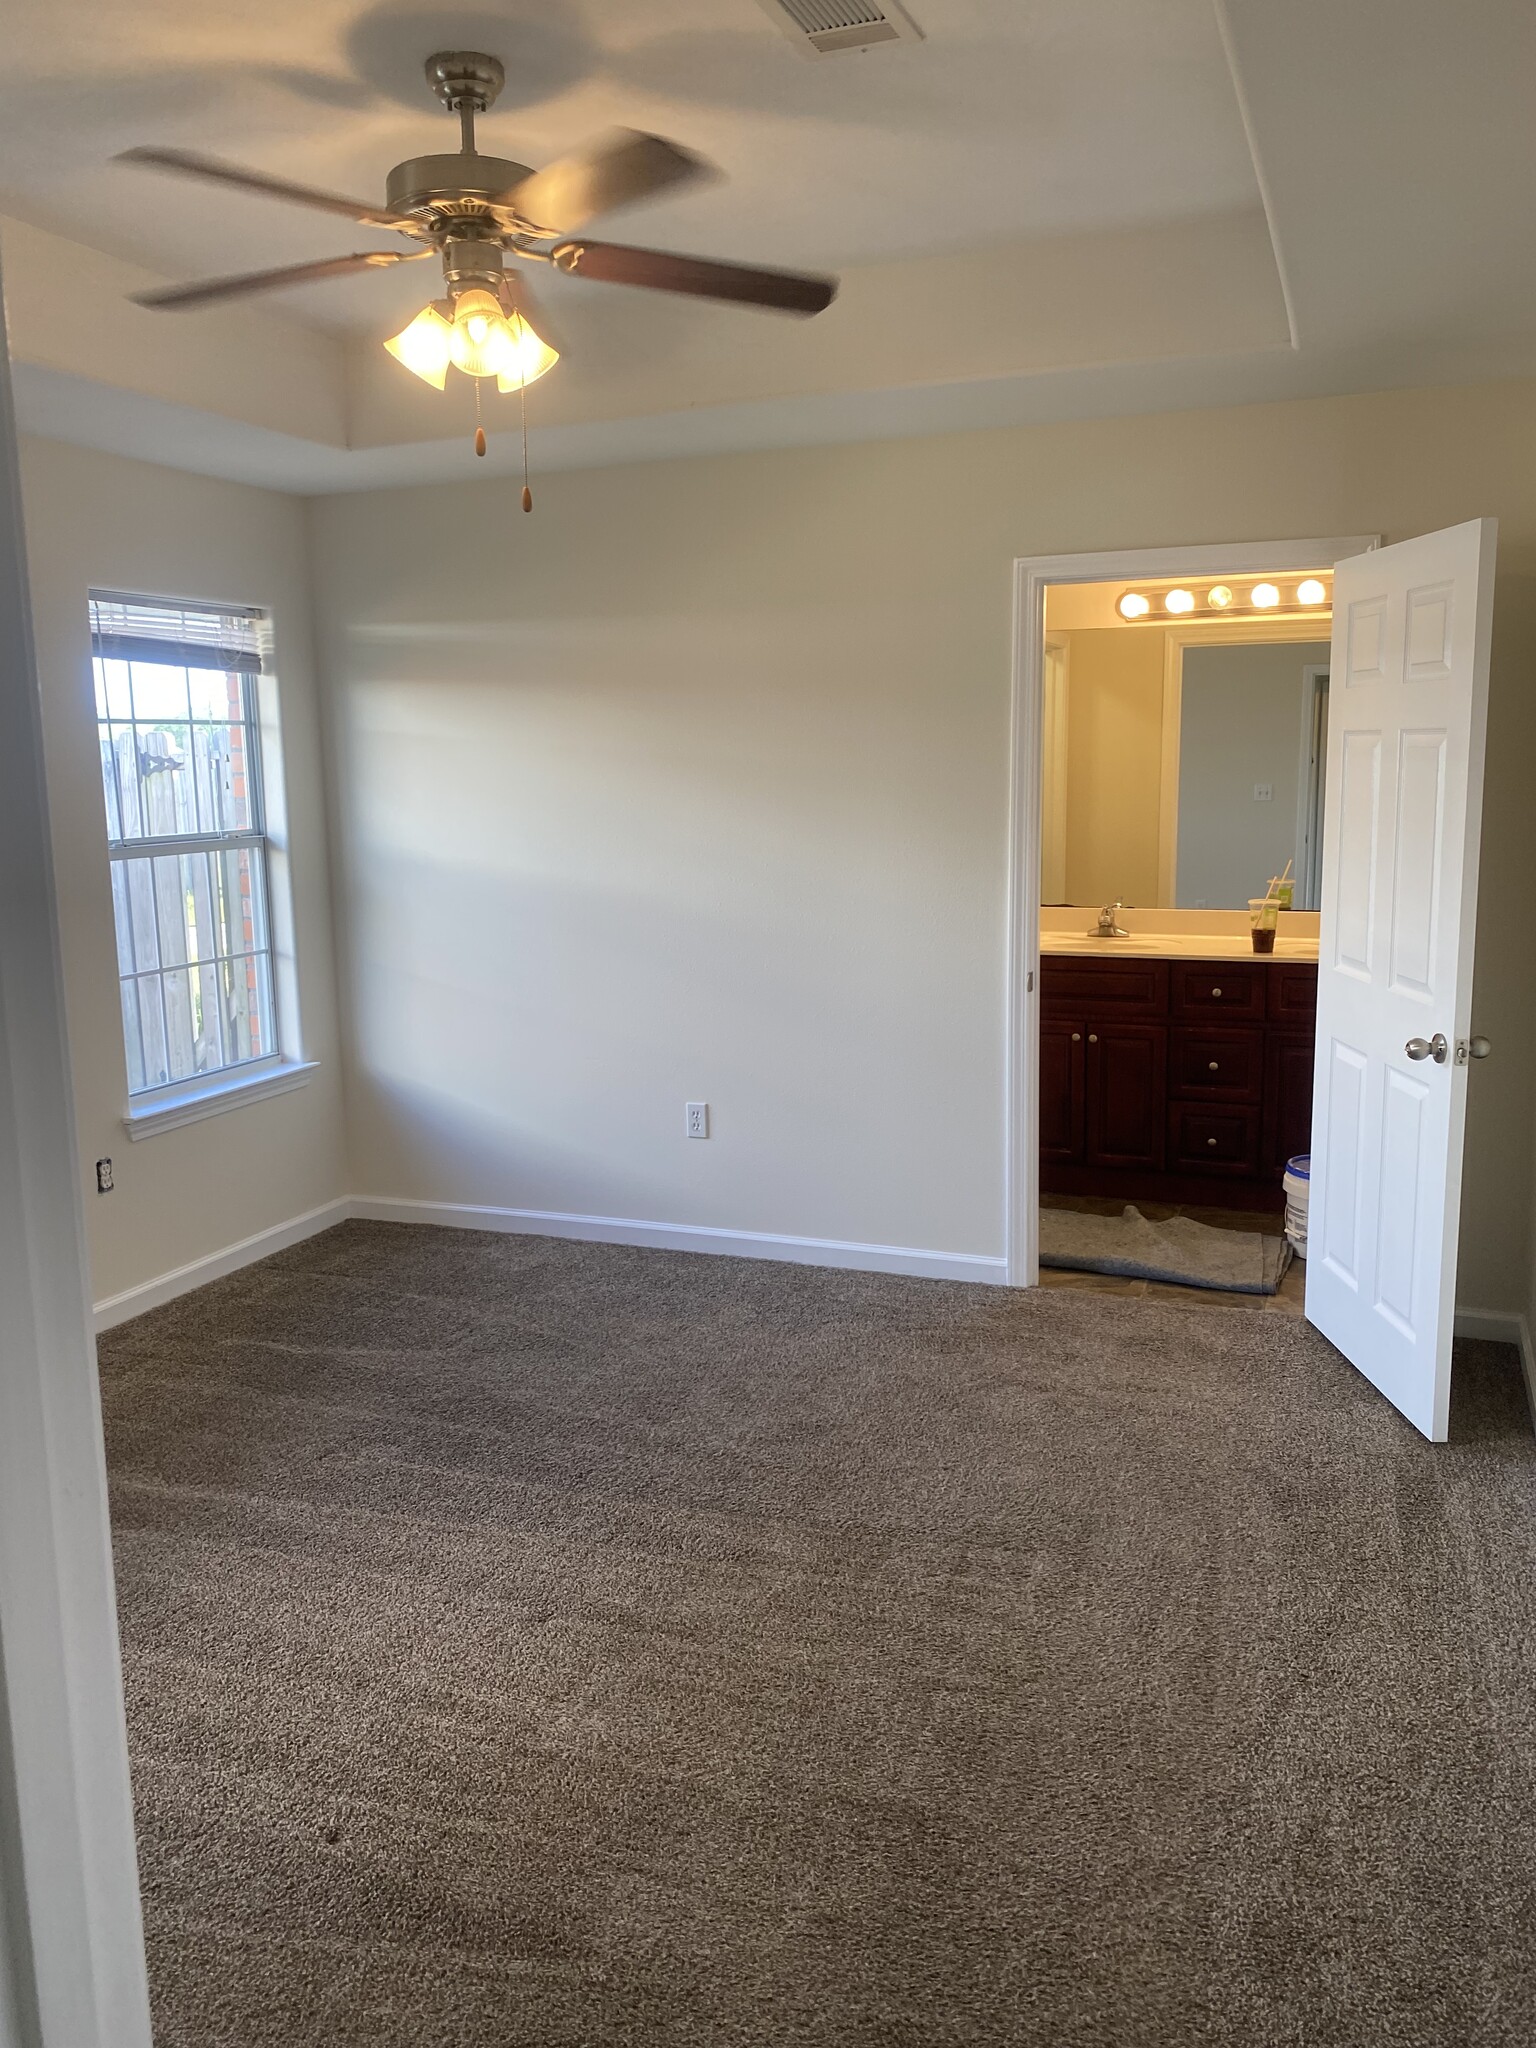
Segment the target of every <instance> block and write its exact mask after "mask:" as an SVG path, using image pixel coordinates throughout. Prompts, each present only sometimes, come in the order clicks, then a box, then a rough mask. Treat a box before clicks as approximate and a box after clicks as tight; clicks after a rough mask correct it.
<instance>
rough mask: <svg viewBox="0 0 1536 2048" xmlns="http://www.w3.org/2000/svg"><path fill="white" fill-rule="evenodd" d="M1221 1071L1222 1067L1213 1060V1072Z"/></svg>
mask: <svg viewBox="0 0 1536 2048" xmlns="http://www.w3.org/2000/svg"><path fill="white" fill-rule="evenodd" d="M1220 1071H1221V1069H1220V1067H1218V1065H1217V1064H1216V1062H1215V1060H1212V1061H1211V1072H1212V1073H1213V1074H1218V1073H1220Z"/></svg>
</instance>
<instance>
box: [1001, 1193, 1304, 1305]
mask: <svg viewBox="0 0 1536 2048" xmlns="http://www.w3.org/2000/svg"><path fill="white" fill-rule="evenodd" d="M1042 1207H1045V1208H1050V1209H1086V1210H1089V1211H1090V1212H1092V1213H1093V1214H1095V1215H1099V1216H1118V1215H1119V1213H1120V1211H1121V1210H1122V1209H1123V1208H1124V1207H1125V1203H1124V1202H1122V1201H1115V1200H1109V1199H1106V1198H1104V1197H1102V1196H1098V1195H1046V1196H1045V1197H1044V1198H1043V1201H1042ZM1136 1207H1137V1208H1138V1209H1139V1210H1140V1211H1141V1213H1142V1215H1143V1216H1150V1217H1152V1218H1153V1219H1154V1220H1155V1221H1157V1222H1162V1221H1164V1220H1165V1219H1166V1218H1167V1217H1169V1216H1192V1217H1193V1218H1194V1220H1195V1221H1196V1222H1197V1223H1210V1224H1214V1225H1215V1226H1216V1227H1217V1228H1218V1229H1221V1230H1262V1231H1268V1232H1269V1233H1270V1235H1271V1236H1275V1237H1278V1236H1279V1235H1280V1234H1281V1232H1282V1231H1283V1229H1284V1220H1283V1217H1282V1214H1281V1212H1280V1211H1279V1210H1278V1209H1276V1210H1275V1211H1273V1212H1272V1213H1271V1212H1270V1211H1268V1210H1256V1209H1205V1208H1195V1207H1193V1206H1191V1205H1189V1204H1188V1203H1186V1204H1184V1205H1183V1206H1182V1207H1175V1206H1173V1205H1171V1204H1169V1203H1167V1202H1138V1203H1137V1204H1136ZM1040 1285H1041V1286H1042V1287H1076V1288H1086V1289H1087V1290H1088V1292H1089V1293H1091V1294H1141V1295H1156V1296H1159V1297H1161V1298H1163V1299H1165V1300H1168V1301H1182V1302H1183V1303H1184V1305H1185V1306H1186V1307H1187V1308H1244V1309H1247V1310H1248V1311H1249V1312H1250V1313H1253V1312H1254V1311H1259V1312H1262V1313H1266V1314H1269V1315H1282V1316H1300V1315H1303V1314H1304V1313H1305V1301H1306V1291H1307V1266H1306V1261H1305V1260H1304V1259H1292V1261H1291V1263H1290V1265H1289V1266H1287V1268H1286V1270H1285V1277H1284V1279H1283V1280H1282V1281H1281V1282H1280V1290H1279V1292H1278V1293H1277V1294H1224V1293H1221V1292H1220V1291H1218V1290H1217V1289H1216V1288H1214V1287H1176V1286H1173V1285H1171V1284H1170V1283H1169V1282H1167V1281H1164V1280H1121V1279H1119V1278H1117V1277H1116V1276H1115V1275H1114V1274H1111V1273H1058V1272H1053V1271H1052V1270H1051V1269H1050V1268H1049V1267H1042V1268H1041V1271H1040Z"/></svg>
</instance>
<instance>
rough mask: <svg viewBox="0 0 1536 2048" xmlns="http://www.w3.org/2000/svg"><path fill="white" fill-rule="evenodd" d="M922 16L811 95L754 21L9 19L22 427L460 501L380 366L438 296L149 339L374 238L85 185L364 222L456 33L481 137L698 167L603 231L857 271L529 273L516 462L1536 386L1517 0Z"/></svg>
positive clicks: (64, 4)
mask: <svg viewBox="0 0 1536 2048" xmlns="http://www.w3.org/2000/svg"><path fill="white" fill-rule="evenodd" d="M911 11H912V12H913V13H914V14H915V16H916V17H917V19H918V21H919V22H920V24H921V26H922V27H923V29H924V30H925V31H926V40H925V41H923V42H922V43H920V44H916V45H897V46H894V47H890V48H886V49H881V50H875V51H871V52H869V53H867V54H864V55H859V56H848V57H838V58H830V59H826V60H822V61H819V62H812V61H808V60H806V59H804V58H802V57H800V56H799V55H798V54H797V53H796V52H795V51H794V50H793V49H792V48H791V47H790V46H789V44H788V43H787V42H786V41H785V39H784V38H783V37H782V36H781V35H780V34H779V33H778V32H777V31H776V30H775V28H774V27H773V25H772V24H771V23H770V22H769V21H768V20H767V19H766V18H765V16H764V15H763V13H762V11H761V9H760V7H759V6H758V4H757V0H503V4H493V0H483V4H482V5H481V6H479V7H478V8H475V7H471V8H463V7H458V6H454V5H440V4H433V0H415V4H409V0H386V4H383V5H379V6H374V7H369V8H363V9H360V8H358V7H357V6H356V5H355V4H351V0H305V4H304V5H302V6H301V5H299V4H297V0H262V4H258V5H251V4H249V0H240V4H236V0H200V4H199V0H47V4H45V0H8V4H7V6H6V7H5V9H4V10H3V12H0V216H6V217H8V218H9V221H10V222H11V223H13V224H14V223H18V222H19V223H23V224H30V227H29V226H25V225H24V226H21V227H17V226H15V225H10V226H7V225H6V223H5V221H4V220H0V244H3V253H4V258H5V265H6V271H7V304H8V311H9V314H10V319H11V329H12V345H13V350H14V352H15V354H16V357H17V362H18V372H19V374H18V391H19V395H20V402H21V407H22V417H23V423H24V424H26V425H28V426H30V427H31V428H32V429H33V430H34V431H40V432H49V433H55V434H59V435H61V436H62V437H65V438H76V439H81V440H86V441H89V442H91V443H92V444H93V445H102V446H111V447H118V448H120V449H122V450H124V451H125V452H132V453H139V454H145V455H149V456H151V457H152V458H154V459H158V460H161V461H168V462H179V463H183V464H185V466H187V467H190V468H198V469H211V470H214V471H217V472H219V473H225V474H230V475H244V476H248V477H250V478H251V479H252V480H253V481H256V480H259V481H262V482H268V483H276V484H284V483H287V484H289V485H290V486H291V487H292V488H295V489H304V490H316V489H327V488H340V487H349V486H356V487H363V486H367V485H371V484H376V483H383V482H390V481H395V480H404V479H406V478H411V477H417V476H427V475H452V474H458V473H460V471H461V465H462V459H463V454H464V448H463V431H464V424H465V406H466V403H467V401H466V400H465V397H464V393H463V392H457V393H456V392H455V391H454V390H453V389H452V388H451V389H450V391H449V392H448V393H447V394H446V395H444V396H442V397H439V396H438V395H437V394H433V393H430V392H427V391H426V390H425V389H424V388H420V387H417V386H416V385H415V384H414V383H413V382H412V380H411V379H409V378H408V377H407V376H406V375H405V373H404V372H401V371H399V370H398V368H397V367H396V366H394V365H393V364H391V363H390V362H389V361H388V359H387V358H385V357H384V356H383V355H382V352H381V351H380V350H379V349H378V346H377V343H378V341H379V340H380V339H382V337H383V336H384V335H385V334H387V333H389V332H391V331H392V329H393V328H394V327H396V326H398V325H399V324H401V321H402V320H403V318H404V317H406V316H407V315H408V314H409V312H410V311H411V310H413V309H414V308H415V306H416V305H418V304H419V303H420V301H421V299H422V297H423V296H424V295H425V294H424V292H423V289H422V285H421V278H422V275H423V273H424V271H425V269H426V267H427V266H425V265H424V266H422V267H421V269H420V270H417V269H412V268H407V269H404V270H402V271H400V272H398V273H387V274H386V273H373V274H370V275H368V276H366V277H362V278H358V279H350V280H345V281H337V282H333V283H328V284H323V285H317V286H310V287H307V288H305V289H304V290H302V291H291V292H286V293H282V294H278V295H274V296H272V297H270V298H267V299H264V300H262V301H261V302H260V304H259V306H256V307H254V308H253V310H252V311H250V312H242V313H240V314H238V315H237V314H233V313H229V312H223V313H218V312H204V313H197V314H185V315H149V314H144V313H140V312H139V311H138V310H137V309H135V308H133V307H131V306H127V305H126V303H125V299H124V295H125V293H126V292H128V291H129V290H131V289H134V288H136V286H137V285H139V284H142V283H144V282H148V281H150V280H151V279H152V278H163V277H176V278H181V277H189V276H197V275H202V274H209V273H222V272H227V271H231V270H239V269H243V268H247V267H250V268H257V267H261V266H263V265H268V264H278V263H282V262H286V261H300V260H304V259H307V258H311V257H316V256H322V255H328V254H332V253H336V252H338V251H341V250H345V249H348V248H351V247H363V246H369V245H370V244H377V245H380V246H388V245H390V238H388V237H385V236H372V235H370V234H368V232H367V231H366V230H361V229H352V228H349V227H348V226H347V225H346V224H345V223H331V222H328V221H327V220H326V219H325V218H324V217H323V216H321V215H317V214H311V213H307V212H305V211H303V210H300V209H297V208H289V207H286V206H282V205H280V204H278V203H276V202H267V201H264V200H261V199H258V198H255V197H248V196H244V195H239V194H235V193H225V192H221V191H219V190H217V189H214V188H209V189H207V190H204V189H202V188H200V187H198V186H195V185H191V184H187V185H182V184H179V183H178V182H177V181H175V180H173V179H168V178H165V177H161V176H156V175H154V174H152V173H149V172H146V171H142V170H130V169H127V168H124V167H121V166H117V165H114V164H113V163H112V162H111V161H110V159H111V158H112V156H113V154H114V153H115V152H116V151H118V150H120V149H123V148H126V147H128V146H130V145H131V144H134V143H142V142H160V143H168V144H177V145H181V146H183V147H190V148H197V149H205V150H211V151H214V152H216V153H218V154H221V155H224V156H228V157H231V158H234V159H236V160H238V161H242V162H245V163H248V164H251V165H254V166H257V167H259V168H262V169H266V170H269V171H274V172H277V173H280V174H282V175H285V176H288V177H291V178H296V179H299V180H301V181H306V182H311V183H314V184H318V185H322V186H327V187H331V188H333V189H337V190H341V191H344V192H350V193H354V194H356V195H357V196H359V197H361V198H375V199H377V198H380V197H382V193H383V183H384V174H385V172H386V170H387V169H388V167H389V166H390V165H391V164H392V163H394V162H396V161H397V160H399V159H401V158H403V157H405V156H408V155H413V154H420V153H424V152H427V151H431V150H438V149H447V148H451V147H452V146H453V145H454V140H455V132H454V129H453V127H452V125H451V124H450V123H449V121H448V120H447V118H446V117H445V116H444V115H443V114H441V112H439V111H438V110H437V109H436V107H435V104H434V103H433V102H432V101H431V99H430V98H429V96H428V94H427V91H426V89H425V85H424V83H423V81H422V78H421V65H422V61H423V60H424V58H425V57H426V56H427V55H428V54H430V53H431V52H432V51H433V50H435V49H439V48H444V47H454V46H460V47H463V46H468V47H480V48H486V49H490V50H492V51H494V52H495V53H497V54H498V55H500V56H501V57H502V58H503V59H504V61H505V63H506V65H507V71H508V86H507V90H506V93H505V95H504V97H503V99H502V101H501V103H500V105H499V106H498V108H497V110H496V112H495V113H494V114H493V115H492V116H491V117H490V118H489V119H488V120H487V121H486V122H485V123H483V124H482V146H483V147H484V148H486V149H487V150H491V151H494V152H496V153H498V154H503V155H507V156H511V157H514V158H517V159H520V160H522V161H526V162H529V163H531V164H534V165H538V164H541V163H543V162H545V161H547V160H549V159H550V158H551V157H553V156H555V155H557V154H559V153H560V152H562V151H563V150H565V149H567V148H569V147H570V146H572V145H573V144H574V143H577V142H579V141H581V140H583V139H585V138H587V137H590V136H592V135H594V134H597V133H599V132H601V131H602V130H604V129H605V128H608V127H610V126H612V125H614V124H615V123H624V124H628V125H631V126H635V127H642V128H651V129H655V130H658V131H659V132H661V133H663V134H667V135H670V136H673V137H675V138H676V139H677V140H679V141H681V142H683V143H685V144H687V145H688V146H689V147H690V148H693V149H695V150H698V151H701V152H702V153H703V154H704V155H705V156H707V157H708V158H710V159H711V160H712V161H713V162H714V163H715V164H717V165H718V166H719V167H720V169H721V170H722V172H723V173H724V174H725V175H724V177H723V179H722V180H721V181H720V182H718V183H715V184H712V185H709V186H706V187H704V188H701V189H699V190H698V191H695V192H692V193H690V194H689V195H688V196H687V197H686V198H680V199H676V200H672V201H668V202H665V203H661V204H657V205H654V206H650V207H646V208H644V209H636V210H635V211H634V212H633V213H632V214H626V215H623V216H621V217H619V218H617V219H616V220H615V221H614V222H613V224H612V226H611V227H609V226H607V225H606V224H605V226H604V229H603V232H605V233H609V234H612V235H613V236H615V237H616V238H619V239H633V240H635V241H638V242H642V243H654V244H659V245H663V246H671V247H677V248H686V249H693V250H696V251H698V252H699V253H701V254H710V255H723V256H736V257H739V258H743V259H746V260H758V261H763V262H776V263H785V264H791V265H798V266H805V267H808V268H818V267H825V268H835V269H837V270H838V271H839V272H841V273H842V275H843V278H844V288H843V292H842V294H841V296H840V297H839V299H838V301H837V302H836V304H835V305H834V306H833V307H832V309H831V310H830V311H829V312H828V313H826V314H823V315H821V316H820V317H819V318H817V319H816V320H813V321H809V322H793V321H782V320H775V319H773V318H771V317H769V316H763V315H759V314H754V313H751V312H748V311H744V310H741V309H721V308H716V307H709V306H703V305H700V304H698V303H697V302H693V301H688V300H681V299H673V298H668V297H666V296H664V295H658V294H650V293H640V292H624V291H620V290H618V289H617V288H614V287H607V286H594V285H591V284H587V283H583V282H581V281H579V280H570V279H560V278H547V277H544V278H541V279H540V280H539V282H540V287H541V290H542V291H543V292H544V294H545V297H546V299H547V302H548V306H549V310H550V312H551V314H552V315H553V316H554V318H555V321H556V324H557V326H558V328H559V336H558V338H559V340H560V341H561V342H562V345H563V346H564V347H565V349H566V355H565V360H564V361H563V362H562V364H561V365H560V366H559V368H558V369H557V370H556V372H555V373H554V374H553V375H552V376H551V377H550V378H548V379H547V380H546V381H545V382H544V383H543V384H542V385H540V386H538V387H536V389H535V392H534V394H533V395H532V397H531V398H530V414H531V416H532V418H533V422H534V426H533V436H534V442H535V455H536V459H537V460H539V461H540V462H542V463H543V464H544V465H545V466H553V465H555V464H563V463H578V462H581V463H586V462H598V461H603V460H627V459H635V458H638V457H642V456H643V457H645V458H650V457H653V456H655V455H659V454H661V455H664V454H669V453H670V454H680V453H687V452H693V451H697V450H700V449H706V448H726V447H756V446H775V445H785V444H789V443H794V442H797V441H806V440H830V439H839V438H842V439H856V438H863V437H864V436H866V435H873V434H890V433H918V432H931V431H935V430H939V429H942V428H945V427H950V426H972V427H974V426H985V425H988V424H993V423H1003V422H1007V421H1012V420H1021V419H1033V418H1042V417H1063V416H1068V415H1071V414H1082V413H1095V412H1096V413H1104V412H1112V411H1116V410H1130V409H1138V408H1146V409H1153V408H1156V407H1158V406H1169V407H1181V406H1188V405H1196V404H1200V403H1217V402H1221V401H1223V400H1227V401H1241V400H1245V399H1265V398H1273V397H1280V396H1286V395H1293V394H1301V393H1310V392H1323V391H1341V390H1359V389H1369V388H1377V387H1383V388H1384V387H1386V386H1390V385H1394V384H1404V383H1416V382H1417V383H1429V382H1443V381H1455V380H1457V379H1460V378H1477V377H1486V376H1495V375H1526V374H1536V263H1533V262H1532V261H1531V260H1530V255H1529V231H1528V221H1529V212H1530V200H1531V195H1532V192H1533V189H1536V124H1533V123H1532V122H1531V121H1530V119H1529V116H1528V111H1527V106H1526V100H1527V98H1528V94H1529V85H1530V81H1531V80H1532V78H1533V77H1536V4H1533V0H1458V4H1457V5H1454V6H1452V5H1451V4H1449V0H911ZM35 230H42V231H46V232H35ZM97 251H100V252H107V253H106V254H102V255H98V254H94V253H92V252H97ZM87 290H89V292H90V293H91V294H92V295H93V304H94V305H95V306H96V307H97V309H98V315H99V317H98V320H97V322H96V323H95V325H94V326H89V327H88V328H86V329H83V330H82V328H81V325H80V322H79V316H78V308H79V305H80V303H81V295H82V293H83V292H85V291H87ZM235 362H237V363H238V366H239V367H238V371H235V370H233V369H232V368H231V367H230V365H231V364H232V363H235ZM456 381H457V380H456ZM499 453H500V448H499V443H498V442H497V440H496V437H495V436H493V457H492V463H491V464H490V465H488V467H492V466H494V464H495V461H496V460H497V458H498V456H499ZM481 473H484V472H481Z"/></svg>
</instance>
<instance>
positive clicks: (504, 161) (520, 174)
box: [385, 150, 533, 219]
mask: <svg viewBox="0 0 1536 2048" xmlns="http://www.w3.org/2000/svg"><path fill="white" fill-rule="evenodd" d="M532 176H533V172H532V171H531V170H530V169H529V167H528V166H527V164H515V163H513V162H511V160H510V159H509V158H507V157H504V156H480V155H478V154H476V155H474V156H470V155H467V154H466V153H465V152H464V151H463V150H457V151H455V152H454V154H453V155H452V156H413V157H407V159H406V161H405V162H404V163H403V164H396V165H395V167H394V169H393V170H392V171H391V172H390V174H389V182H388V184H387V185H386V187H385V204H386V205H387V206H388V207H389V208H390V209H391V211H393V212H395V213H413V214H433V213H438V214H441V213H462V214H463V216H464V217H465V218H466V219H473V218H475V217H476V216H477V215H485V214H489V213H490V212H491V211H492V209H493V207H494V206H495V205H496V203H497V202H498V201H499V200H500V199H501V198H502V197H503V195H504V194H505V193H508V192H510V191H511V190H512V187H513V186H514V185H520V184H521V183H522V181H523V179H524V178H531V177H532Z"/></svg>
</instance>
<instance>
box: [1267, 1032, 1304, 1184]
mask: <svg viewBox="0 0 1536 2048" xmlns="http://www.w3.org/2000/svg"><path fill="white" fill-rule="evenodd" d="M1313 1049H1314V1042H1313V1040H1312V1039H1310V1038H1274V1037H1272V1038H1271V1039H1270V1041H1269V1072H1268V1074H1267V1075H1266V1076H1265V1083H1264V1109H1265V1116H1264V1164H1265V1166H1266V1167H1267V1168H1269V1170H1270V1171H1271V1172H1274V1173H1283V1172H1284V1171H1285V1162H1286V1161H1287V1160H1288V1159H1292V1158H1294V1157H1295V1155H1296V1154H1297V1153H1298V1152H1310V1151H1311V1150H1312V1056H1313Z"/></svg>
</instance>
